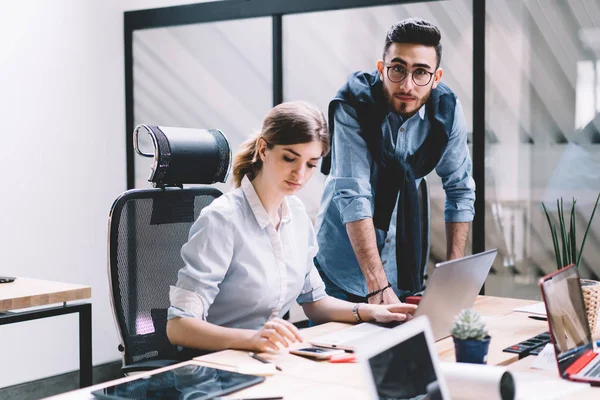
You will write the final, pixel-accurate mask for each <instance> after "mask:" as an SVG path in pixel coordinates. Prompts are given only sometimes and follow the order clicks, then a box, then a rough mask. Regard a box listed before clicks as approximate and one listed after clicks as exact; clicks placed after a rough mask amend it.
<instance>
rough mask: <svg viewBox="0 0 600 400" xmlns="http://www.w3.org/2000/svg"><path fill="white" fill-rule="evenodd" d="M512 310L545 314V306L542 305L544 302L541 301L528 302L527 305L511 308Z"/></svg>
mask: <svg viewBox="0 0 600 400" xmlns="http://www.w3.org/2000/svg"><path fill="white" fill-rule="evenodd" d="M513 311H516V312H524V313H529V314H535V315H544V316H545V315H546V306H545V305H544V302H543V301H541V302H539V303H535V304H530V305H528V306H523V307H518V308H513Z"/></svg>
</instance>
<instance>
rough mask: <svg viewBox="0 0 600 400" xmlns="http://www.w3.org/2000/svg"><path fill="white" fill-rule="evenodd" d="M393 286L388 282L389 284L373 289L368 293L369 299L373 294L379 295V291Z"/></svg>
mask: <svg viewBox="0 0 600 400" xmlns="http://www.w3.org/2000/svg"><path fill="white" fill-rule="evenodd" d="M391 287H392V284H391V283H389V282H388V284H387V286H386V287H384V288H381V289H377V290H374V291H372V292H370V293H367V299H369V298H371V297H373V296H377V295H378V294H379V293H381V292H383V291H384V290H385V289H388V288H391Z"/></svg>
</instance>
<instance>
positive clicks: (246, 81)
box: [133, 17, 273, 190]
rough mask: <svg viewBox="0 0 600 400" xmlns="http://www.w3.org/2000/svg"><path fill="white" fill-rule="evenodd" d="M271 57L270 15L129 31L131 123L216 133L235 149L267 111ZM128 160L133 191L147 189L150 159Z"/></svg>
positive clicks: (269, 102)
mask: <svg viewBox="0 0 600 400" xmlns="http://www.w3.org/2000/svg"><path fill="white" fill-rule="evenodd" d="M272 59H273V58H272V20H271V18H270V17H265V18H252V19H244V20H234V21H223V22H211V23H202V24H193V25H181V26H176V27H170V28H156V29H144V30H136V31H134V33H133V78H134V84H133V93H134V94H133V97H134V125H137V124H141V123H143V124H150V125H163V126H175V127H185V128H209V129H220V130H222V131H223V133H224V134H225V135H226V136H227V138H228V140H229V142H230V144H231V148H232V149H233V151H236V150H237V148H238V147H239V145H240V143H241V142H242V141H243V140H244V139H245V138H246V137H247V136H249V135H250V134H252V133H253V132H254V131H257V130H259V129H260V128H261V124H262V119H263V117H264V116H265V114H266V113H267V111H269V109H270V108H271V106H272V91H273V88H272V76H273V73H272V69H273V66H272V65H273V61H272ZM144 141H145V142H144ZM140 145H141V146H144V147H146V148H148V147H150V149H152V148H153V147H152V143H151V142H150V139H149V137H148V136H140ZM134 159H135V186H136V187H138V188H141V187H149V186H150V183H149V182H148V175H149V174H150V165H151V163H152V159H150V158H143V157H140V156H137V155H136V156H135V158H134ZM216 186H218V187H219V188H220V189H221V190H227V189H229V187H230V185H229V184H224V185H216Z"/></svg>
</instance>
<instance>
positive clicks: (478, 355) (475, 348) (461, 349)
mask: <svg viewBox="0 0 600 400" xmlns="http://www.w3.org/2000/svg"><path fill="white" fill-rule="evenodd" d="M452 339H453V340H454V353H455V354H456V362H463V363H471V364H486V363H487V354H488V349H489V347H490V339H491V337H490V336H486V337H485V339H483V340H463V339H457V338H455V337H454V336H453V337H452Z"/></svg>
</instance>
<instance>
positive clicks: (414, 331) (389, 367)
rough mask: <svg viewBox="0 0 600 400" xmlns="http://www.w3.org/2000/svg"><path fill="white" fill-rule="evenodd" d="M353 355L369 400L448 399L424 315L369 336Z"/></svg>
mask: <svg viewBox="0 0 600 400" xmlns="http://www.w3.org/2000/svg"><path fill="white" fill-rule="evenodd" d="M356 354H357V357H358V360H359V362H360V363H361V364H362V368H363V370H364V374H363V375H364V376H365V377H366V378H367V381H368V382H367V386H368V391H369V395H370V399H386V400H387V399H413V398H422V397H421V396H426V397H423V398H427V399H431V400H449V399H450V396H449V394H448V389H447V387H446V382H445V381H444V377H443V375H442V373H441V370H440V367H439V360H438V356H437V352H436V349H435V345H434V342H433V336H432V334H431V327H430V325H429V321H428V319H427V317H419V318H415V319H413V320H411V321H410V322H409V323H407V324H404V325H400V326H397V327H396V328H393V329H386V330H383V331H380V332H378V333H376V334H374V335H372V336H369V338H368V339H366V340H363V341H361V342H359V343H358V344H357V347H356Z"/></svg>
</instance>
